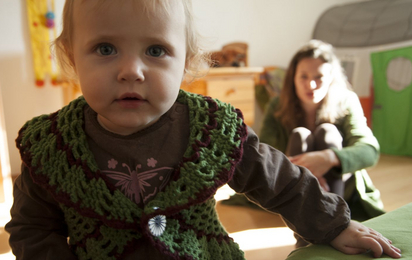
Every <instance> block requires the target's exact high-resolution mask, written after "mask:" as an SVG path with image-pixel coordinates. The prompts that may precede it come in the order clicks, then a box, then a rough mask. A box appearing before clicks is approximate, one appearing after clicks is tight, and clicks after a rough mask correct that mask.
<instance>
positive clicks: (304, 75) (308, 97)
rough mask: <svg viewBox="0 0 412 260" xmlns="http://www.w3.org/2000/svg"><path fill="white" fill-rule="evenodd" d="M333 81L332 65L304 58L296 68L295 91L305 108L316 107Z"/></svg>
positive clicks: (319, 60)
mask: <svg viewBox="0 0 412 260" xmlns="http://www.w3.org/2000/svg"><path fill="white" fill-rule="evenodd" d="M332 80H333V76H332V65H331V64H329V63H327V62H324V61H323V60H321V59H315V58H304V59H302V60H301V61H299V63H298V65H297V66H296V73H295V78H294V82H295V90H296V94H297V96H298V98H299V100H300V102H301V104H302V106H303V107H304V108H305V107H318V105H319V104H320V102H321V101H322V100H323V99H324V98H325V96H326V94H327V93H328V90H329V86H330V84H331V82H332Z"/></svg>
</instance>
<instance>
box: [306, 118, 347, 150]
mask: <svg viewBox="0 0 412 260" xmlns="http://www.w3.org/2000/svg"><path fill="white" fill-rule="evenodd" d="M313 135H314V137H315V145H316V149H317V150H324V149H328V148H332V147H334V148H338V149H341V148H342V141H343V137H342V135H341V134H340V132H339V130H338V128H337V127H336V126H335V125H333V124H329V123H323V124H321V125H319V126H318V127H317V128H316V130H315V132H314V133H313Z"/></svg>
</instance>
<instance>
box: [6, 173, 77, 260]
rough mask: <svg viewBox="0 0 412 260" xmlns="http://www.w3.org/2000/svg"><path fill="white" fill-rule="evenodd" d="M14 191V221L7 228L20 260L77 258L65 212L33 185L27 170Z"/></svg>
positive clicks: (45, 193)
mask: <svg viewBox="0 0 412 260" xmlns="http://www.w3.org/2000/svg"><path fill="white" fill-rule="evenodd" d="M13 192H14V203H13V206H12V208H11V211H10V213H11V217H12V218H11V220H10V222H9V223H7V225H6V226H5V229H6V231H7V232H9V233H10V239H9V243H10V246H11V248H12V251H13V253H14V254H15V255H16V259H19V260H24V259H30V260H36V259H39V260H40V259H41V260H48V259H49V260H55V259H64V260H73V259H77V258H76V257H75V256H74V255H73V253H72V252H71V250H70V249H69V246H68V244H67V227H66V224H65V222H64V216H63V213H62V211H61V210H60V208H59V206H58V205H57V203H56V202H55V201H54V200H53V199H52V197H51V196H50V194H49V193H48V192H47V191H46V190H43V189H41V188H40V187H39V186H38V185H37V184H34V183H33V181H32V179H31V177H30V175H29V173H28V171H27V169H26V168H24V167H22V174H21V175H20V176H19V177H18V178H17V179H16V182H15V185H14V191H13Z"/></svg>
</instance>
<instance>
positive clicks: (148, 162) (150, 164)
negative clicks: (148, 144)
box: [147, 157, 157, 168]
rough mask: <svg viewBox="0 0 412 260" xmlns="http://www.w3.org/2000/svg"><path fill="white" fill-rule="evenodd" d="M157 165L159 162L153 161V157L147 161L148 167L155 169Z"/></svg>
mask: <svg viewBox="0 0 412 260" xmlns="http://www.w3.org/2000/svg"><path fill="white" fill-rule="evenodd" d="M156 164H157V161H156V160H155V159H153V157H152V158H150V159H147V166H149V167H152V168H154V167H156Z"/></svg>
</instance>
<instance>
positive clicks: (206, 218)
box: [16, 91, 247, 260]
mask: <svg viewBox="0 0 412 260" xmlns="http://www.w3.org/2000/svg"><path fill="white" fill-rule="evenodd" d="M177 102H179V103H182V104H185V105H187V106H188V107H189V117H190V129H191V131H190V140H189V145H188V147H187V150H186V152H185V154H184V157H183V158H182V161H181V162H180V164H179V165H178V166H177V167H176V169H175V170H174V172H173V177H172V180H171V181H170V183H169V185H168V186H167V187H166V188H165V189H164V190H163V191H161V192H159V193H158V194H157V195H156V196H155V198H154V199H153V200H151V201H150V202H149V203H148V204H147V205H145V207H144V208H139V207H138V206H137V205H136V204H135V203H133V202H132V201H131V200H129V199H128V198H127V197H126V196H125V195H124V194H123V193H122V192H121V191H120V190H118V189H116V188H115V187H114V186H113V185H111V184H110V182H109V181H107V179H106V176H105V175H104V174H102V173H101V172H100V170H99V169H98V167H97V164H96V162H95V160H94V157H93V154H92V153H91V151H90V150H89V148H88V146H87V141H86V134H85V132H84V115H83V109H84V106H85V105H86V101H85V100H84V98H83V97H80V98H78V99H76V100H74V101H72V102H71V103H70V104H69V105H68V106H66V107H64V108H62V109H61V110H59V111H57V112H56V113H53V114H50V115H43V116H39V117H36V118H34V119H32V120H30V121H28V122H27V123H26V124H25V125H24V126H23V128H22V129H21V130H20V132H19V137H18V138H17V140H16V143H17V147H18V148H19V150H20V154H21V157H22V160H23V161H24V163H25V165H26V166H27V167H28V168H29V169H30V174H31V176H32V178H33V180H34V182H35V183H37V184H39V185H41V186H42V187H44V188H45V189H47V190H48V191H49V192H51V194H52V195H53V197H54V198H55V199H56V201H57V202H58V203H59V205H60V207H61V209H62V210H63V212H64V215H65V220H66V222H67V225H68V230H69V238H70V239H69V244H70V246H71V248H72V249H73V251H74V252H75V253H76V255H77V256H78V258H79V259H99V260H102V259H121V258H123V257H124V256H125V255H127V253H129V252H131V251H133V245H135V244H136V243H139V241H138V240H139V239H140V238H142V237H145V238H146V239H148V240H149V241H150V242H151V243H152V244H153V245H154V246H155V247H156V248H157V249H158V250H160V251H161V252H162V253H164V254H165V255H167V256H169V257H172V258H174V259H213V260H216V259H225V260H228V259H244V255H243V252H242V251H241V250H240V249H239V246H238V245H237V244H236V243H234V242H233V240H232V239H231V238H230V237H229V236H228V234H227V232H226V231H225V229H224V228H223V227H222V225H221V224H220V222H219V220H218V217H217V214H216V211H215V200H214V198H213V195H214V194H215V192H216V190H217V189H218V188H219V187H221V186H222V185H224V184H225V183H227V182H228V181H229V180H230V179H231V178H232V176H233V172H234V169H235V166H236V164H237V163H238V162H239V160H240V159H241V157H242V147H243V142H244V140H245V138H246V135H247V133H246V127H245V125H244V123H243V120H242V115H241V113H240V111H238V110H235V109H234V108H233V107H232V106H230V105H228V104H225V103H222V102H220V101H218V100H214V99H212V98H210V97H202V96H198V95H194V94H190V93H187V92H184V91H180V93H179V96H178V99H177ZM153 227H155V228H156V227H157V229H156V230H154V231H153V230H152V228H153Z"/></svg>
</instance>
